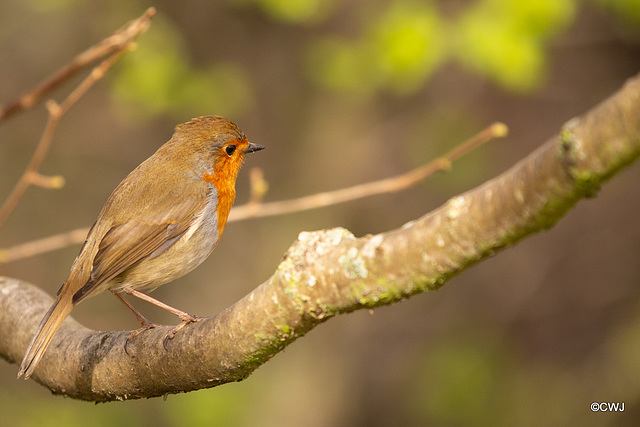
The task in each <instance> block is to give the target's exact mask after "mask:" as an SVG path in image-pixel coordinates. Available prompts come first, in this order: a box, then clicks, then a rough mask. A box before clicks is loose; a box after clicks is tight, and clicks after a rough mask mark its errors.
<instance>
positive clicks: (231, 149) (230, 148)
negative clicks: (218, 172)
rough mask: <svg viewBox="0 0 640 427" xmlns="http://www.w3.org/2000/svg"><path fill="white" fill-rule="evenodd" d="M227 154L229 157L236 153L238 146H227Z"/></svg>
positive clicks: (225, 149)
mask: <svg viewBox="0 0 640 427" xmlns="http://www.w3.org/2000/svg"><path fill="white" fill-rule="evenodd" d="M224 151H225V153H227V156H231V155H232V154H233V153H235V152H236V146H235V145H233V144H231V145H227V146H226V147H225V148H224Z"/></svg>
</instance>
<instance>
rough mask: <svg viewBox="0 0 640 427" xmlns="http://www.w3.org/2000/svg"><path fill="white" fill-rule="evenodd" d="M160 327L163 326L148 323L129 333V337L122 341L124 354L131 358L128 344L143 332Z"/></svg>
mask: <svg viewBox="0 0 640 427" xmlns="http://www.w3.org/2000/svg"><path fill="white" fill-rule="evenodd" d="M161 326H163V325H158V324H157V323H151V322H149V323H147V324H145V325H142V327H140V328H138V329H136V330H135V331H131V333H129V335H127V338H126V339H125V340H124V352H125V353H127V355H129V356H131V353H129V342H131V340H133V339H134V338H135V337H137V336H138V335H140V334H141V333H143V332H144V331H148V330H149V329H155V328H159V327H161Z"/></svg>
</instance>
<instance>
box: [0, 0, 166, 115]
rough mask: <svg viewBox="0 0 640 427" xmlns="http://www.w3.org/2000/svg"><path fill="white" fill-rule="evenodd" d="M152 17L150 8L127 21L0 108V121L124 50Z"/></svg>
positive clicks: (35, 102) (147, 24)
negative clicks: (92, 65)
mask: <svg viewBox="0 0 640 427" xmlns="http://www.w3.org/2000/svg"><path fill="white" fill-rule="evenodd" d="M155 13H156V10H155V8H153V7H150V8H149V9H147V10H146V11H145V12H144V14H143V15H142V16H141V17H140V18H138V19H136V20H135V21H131V22H130V23H128V24H127V25H125V26H124V27H122V28H120V29H119V30H117V31H116V32H115V33H114V34H113V35H111V36H109V37H107V38H106V39H104V40H102V41H101V42H99V43H97V44H95V45H93V46H91V47H90V48H89V49H87V50H85V51H84V52H82V53H81V54H79V55H77V56H76V57H75V58H73V60H72V61H71V63H69V64H68V65H66V66H65V67H63V68H62V69H61V70H59V71H58V72H57V73H55V74H54V75H53V76H51V77H49V78H47V79H46V80H44V81H43V82H41V83H40V84H39V85H38V86H36V87H35V88H34V89H32V90H30V91H29V92H27V93H25V94H24V95H22V96H21V97H20V98H18V99H16V100H14V101H11V102H8V103H7V104H5V105H3V106H0V120H3V119H6V118H7V117H9V116H11V115H13V114H16V113H18V112H20V111H23V110H27V109H29V108H33V107H34V106H35V105H37V104H38V103H39V102H40V101H41V100H42V99H44V97H45V96H47V95H48V94H49V93H50V92H51V91H52V90H54V89H55V88H57V87H58V86H60V85H61V84H62V83H64V82H66V81H67V80H69V79H70V78H71V77H73V76H74V75H75V74H76V73H78V72H79V71H81V70H82V69H84V68H85V67H87V66H89V65H91V64H93V63H94V62H96V61H98V60H99V59H100V58H104V57H105V56H107V55H109V54H111V53H113V52H117V51H120V50H124V49H125V47H126V46H128V45H129V44H130V43H131V42H132V41H133V40H135V39H136V38H137V37H138V36H139V35H140V34H142V33H143V32H145V31H146V30H147V29H148V28H149V24H150V22H149V21H150V19H151V17H152V16H153V15H155Z"/></svg>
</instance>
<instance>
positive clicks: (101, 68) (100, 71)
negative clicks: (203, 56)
mask: <svg viewBox="0 0 640 427" xmlns="http://www.w3.org/2000/svg"><path fill="white" fill-rule="evenodd" d="M154 14H155V9H154V8H150V9H147V11H146V12H145V13H144V14H143V15H142V17H140V18H138V19H137V20H135V21H132V22H131V23H130V24H128V25H126V26H125V27H123V28H122V29H121V30H118V31H117V32H116V33H115V34H114V35H112V36H110V37H108V38H107V39H105V40H103V41H102V42H100V43H98V44H96V45H94V46H93V47H92V48H90V49H88V50H87V51H85V52H84V53H82V54H80V55H79V56H78V57H76V58H75V59H74V61H73V62H72V63H71V64H70V65H69V66H67V67H65V69H63V70H61V71H60V72H59V73H58V74H57V75H56V76H54V77H53V78H51V79H49V80H48V81H47V82H45V83H43V84H41V85H40V86H39V87H38V88H36V89H35V90H33V91H31V92H30V93H29V94H27V95H25V97H23V98H24V99H25V100H26V101H25V102H26V103H25V104H24V105H25V106H30V105H33V103H34V102H36V101H37V100H39V99H40V98H41V97H42V96H44V94H46V93H47V92H48V91H50V90H51V88H52V87H51V86H52V85H53V86H54V87H55V86H57V85H59V84H60V83H62V81H64V80H66V79H68V78H69V77H71V75H73V74H75V73H76V72H77V71H78V70H80V69H81V68H82V67H84V66H85V65H86V64H88V63H90V62H93V61H94V60H96V59H98V58H100V57H103V56H106V55H110V56H108V57H107V59H105V60H104V61H102V63H100V65H98V66H97V67H95V68H94V69H93V70H92V71H91V73H90V74H89V75H88V76H87V77H86V78H85V79H84V80H83V81H82V82H81V83H80V84H79V85H78V87H76V88H75V89H74V90H73V91H72V92H71V93H70V94H69V95H68V96H67V98H66V99H65V100H64V101H63V102H62V103H61V104H57V103H56V102H55V101H53V100H49V101H48V102H47V110H48V111H49V119H48V121H47V124H46V126H45V129H44V132H43V133H42V137H41V138H40V142H39V143H38V146H37V148H36V151H35V152H34V153H33V156H32V158H31V160H30V161H29V164H28V165H27V167H26V169H25V171H24V173H23V174H22V176H21V177H20V179H19V180H18V182H17V183H16V185H15V187H14V188H13V191H12V192H11V194H10V195H9V197H7V199H6V200H5V202H4V204H3V205H2V207H1V208H0V228H1V227H2V226H3V225H4V223H5V222H6V220H7V218H9V215H11V212H13V210H14V209H15V208H16V206H17V205H18V202H19V201H20V199H21V198H22V196H23V195H24V193H25V191H26V190H27V188H28V187H29V186H30V185H31V184H33V183H34V177H38V176H39V175H38V169H39V168H40V165H41V164H42V161H43V160H44V157H45V156H46V154H47V152H48V151H49V147H50V146H51V141H52V139H53V135H54V133H55V130H56V127H57V126H58V123H59V122H60V119H61V118H62V116H64V114H65V113H66V112H67V111H68V110H69V108H71V107H72V106H73V105H74V104H75V103H76V102H77V101H78V100H79V99H80V98H81V97H82V96H83V95H84V94H85V93H86V92H87V91H88V90H89V89H90V88H91V87H92V86H93V85H94V84H95V83H96V82H97V81H98V80H100V79H101V78H102V77H103V76H104V74H105V73H106V72H107V70H108V69H109V68H110V67H111V66H112V65H113V64H115V63H116V62H117V61H118V59H120V57H121V56H122V54H123V53H124V52H127V51H128V50H129V49H130V48H131V46H132V44H133V42H134V40H135V38H136V37H137V36H139V35H140V34H142V33H143V32H144V31H146V29H147V28H148V27H149V19H150V18H151V16H153V15H154ZM98 54H100V55H98ZM65 70H67V71H66V72H63V71H65ZM23 108H24V106H23V107H20V108H18V107H15V108H14V107H12V108H11V109H10V111H12V112H14V113H15V112H17V111H20V110H21V109H23ZM0 113H1V112H0ZM1 118H2V115H0V119H1ZM58 184H60V180H58Z"/></svg>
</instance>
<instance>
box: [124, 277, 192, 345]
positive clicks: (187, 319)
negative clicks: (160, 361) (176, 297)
mask: <svg viewBox="0 0 640 427" xmlns="http://www.w3.org/2000/svg"><path fill="white" fill-rule="evenodd" d="M124 292H125V293H127V294H128V295H132V296H134V297H137V298H140V299H141V300H144V301H147V302H150V303H151V304H153V305H156V306H158V307H160V308H163V309H165V310H167V311H168V312H169V313H172V314H174V315H176V316H178V317H179V318H180V319H181V320H182V322H180V324H179V325H178V326H176V327H175V328H173V329H171V330H170V331H169V332H168V333H167V335H165V336H164V339H163V340H162V345H163V346H164V348H165V349H166V348H167V341H168V340H170V339H172V338H173V337H174V336H175V335H176V333H177V332H178V331H179V330H180V329H182V328H184V327H185V326H187V325H188V324H189V323H193V322H198V321H200V320H203V319H205V318H204V317H200V316H194V315H193V314H189V313H187V312H184V311H182V310H178V309H177V308H175V307H171V306H170V305H168V304H165V303H163V302H162V301H158V300H157V299H155V298H152V297H150V296H149V295H147V294H144V293H142V292H140V291H136V290H134V289H124ZM138 314H139V313H138ZM136 316H137V315H136ZM141 316H142V315H141ZM142 318H143V319H144V317H142ZM145 320H146V319H145ZM147 322H148V320H147ZM140 332H142V331H140ZM136 335H137V334H136Z"/></svg>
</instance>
